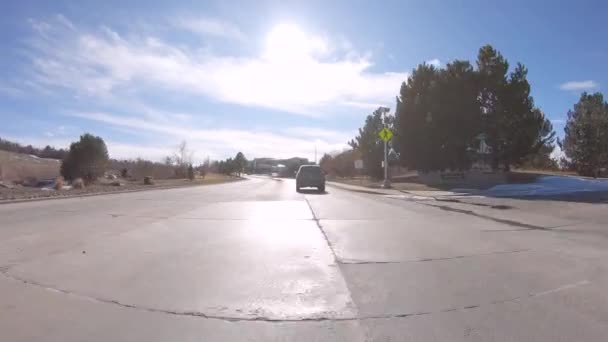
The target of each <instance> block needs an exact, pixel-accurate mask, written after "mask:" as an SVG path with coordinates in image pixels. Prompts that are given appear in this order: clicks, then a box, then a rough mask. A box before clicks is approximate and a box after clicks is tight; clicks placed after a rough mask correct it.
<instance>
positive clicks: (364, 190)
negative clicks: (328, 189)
mask: <svg viewBox="0 0 608 342" xmlns="http://www.w3.org/2000/svg"><path fill="white" fill-rule="evenodd" d="M326 183H327V184H328V185H330V186H333V187H336V188H340V189H342V190H348V191H353V192H360V193H364V194H371V195H390V194H389V193H386V192H380V191H375V190H373V189H371V188H364V187H359V186H357V185H346V184H342V183H338V182H331V181H330V182H326ZM368 189H369V190H368Z"/></svg>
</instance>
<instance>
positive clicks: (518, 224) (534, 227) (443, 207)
mask: <svg viewBox="0 0 608 342" xmlns="http://www.w3.org/2000/svg"><path fill="white" fill-rule="evenodd" d="M420 204H423V205H426V206H429V207H433V208H438V209H441V210H445V211H452V212H456V213H460V214H465V215H471V216H475V217H479V218H482V219H486V220H490V221H494V222H498V223H503V224H506V225H509V226H514V227H522V228H527V229H528V230H551V229H553V228H552V227H542V226H537V225H533V224H529V223H523V222H518V221H513V220H507V219H501V218H497V217H492V216H488V215H483V214H479V213H476V212H474V211H472V210H466V209H458V208H453V207H450V206H447V205H435V204H429V203H420Z"/></svg>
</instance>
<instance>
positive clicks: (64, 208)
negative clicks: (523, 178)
mask: <svg viewBox="0 0 608 342" xmlns="http://www.w3.org/2000/svg"><path fill="white" fill-rule="evenodd" d="M454 205H455V206H458V205H460V206H462V205H464V204H461V203H456V204H454ZM518 205H520V206H525V202H518ZM551 205H552V204H547V206H549V207H550V206H551ZM564 205H565V206H568V205H569V204H567V203H566V204H564ZM573 205H574V204H573ZM577 205H579V204H577ZM534 206H535V208H538V209H537V210H536V212H537V213H540V212H542V210H543V204H542V203H535V204H534ZM581 206H585V207H584V208H594V209H593V210H594V211H593V210H592V209H588V210H587V211H586V213H587V214H588V213H591V212H593V213H595V214H594V215H596V216H597V215H599V216H601V215H602V214H601V213H604V214H603V215H606V216H608V210H605V209H606V207H605V205H604V207H601V206H602V205H591V204H585V205H582V204H581ZM588 206H595V207H588ZM598 206H600V207H598ZM504 207H507V206H504ZM501 208H502V207H501ZM581 208H582V207H581ZM452 209H454V210H451V209H450V208H449V207H446V206H445V205H435V204H434V203H430V202H429V201H424V200H420V201H415V200H405V199H403V198H399V196H382V195H373V194H364V193H356V192H351V191H346V190H343V189H338V188H335V187H328V191H327V193H324V194H317V193H314V192H310V193H308V192H307V193H302V194H298V193H296V192H295V184H294V182H293V180H282V181H280V180H273V179H268V178H251V179H249V180H246V181H242V182H236V183H229V184H223V185H212V186H203V187H193V188H182V189H173V190H156V191H146V192H137V193H128V194H115V195H105V196H97V197H88V198H73V199H63V200H50V201H39V202H30V203H19V204H7V205H1V206H0V340H2V341H45V342H46V341H61V342H67V341H104V342H105V341H146V342H150V341H306V342H310V341H348V342H353V341H605V340H606V339H607V338H608V273H607V270H608V237H607V235H606V234H605V233H606V232H605V230H606V229H608V226H605V225H601V224H600V223H601V222H605V220H604V221H602V219H601V218H598V217H595V219H593V217H590V218H589V222H587V221H586V220H584V219H581V218H580V217H576V216H573V215H569V216H560V215H559V213H558V212H555V211H552V212H554V213H555V214H551V215H547V216H542V215H540V214H536V215H534V216H531V215H533V214H534V213H531V212H530V211H517V210H512V211H511V210H501V211H500V214H497V215H499V216H500V217H498V219H493V218H492V217H490V216H488V215H489V214H488V215H473V214H471V213H469V212H467V211H466V210H462V208H458V207H453V208H452ZM487 210H489V211H491V210H492V209H487ZM495 210H496V209H495ZM581 210H582V209H581ZM562 212H563V211H562ZM517 213H521V215H519V214H517ZM509 215H511V216H509ZM588 215H590V214H588ZM528 219H529V220H532V221H534V224H528V225H526V224H525V222H523V221H526V220H528ZM518 222H519V223H518Z"/></svg>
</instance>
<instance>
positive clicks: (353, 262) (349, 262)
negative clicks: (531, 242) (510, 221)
mask: <svg viewBox="0 0 608 342" xmlns="http://www.w3.org/2000/svg"><path fill="white" fill-rule="evenodd" d="M529 251H530V249H514V250H509V251H496V252H488V253H477V254H466V255H456V256H451V257H439V258H422V259H411V260H402V261H368V260H352V259H349V260H338V263H339V264H342V265H368V264H399V263H409V262H428V261H444V260H455V259H464V258H474V257H479V256H488V255H496V254H513V253H522V252H529Z"/></svg>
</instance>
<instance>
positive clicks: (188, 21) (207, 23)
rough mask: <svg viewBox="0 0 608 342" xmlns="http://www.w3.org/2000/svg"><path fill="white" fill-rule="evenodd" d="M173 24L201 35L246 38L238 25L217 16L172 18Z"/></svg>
mask: <svg viewBox="0 0 608 342" xmlns="http://www.w3.org/2000/svg"><path fill="white" fill-rule="evenodd" d="M172 24H173V25H174V26H175V27H178V28H180V29H183V30H187V31H191V32H194V33H196V34H200V35H211V36H218V37H223V38H231V39H236V40H244V39H245V38H246V37H245V34H244V33H243V32H242V31H241V29H240V28H239V27H238V26H236V25H234V24H232V23H229V22H226V21H222V20H219V19H215V18H204V17H182V18H175V19H174V20H172Z"/></svg>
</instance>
